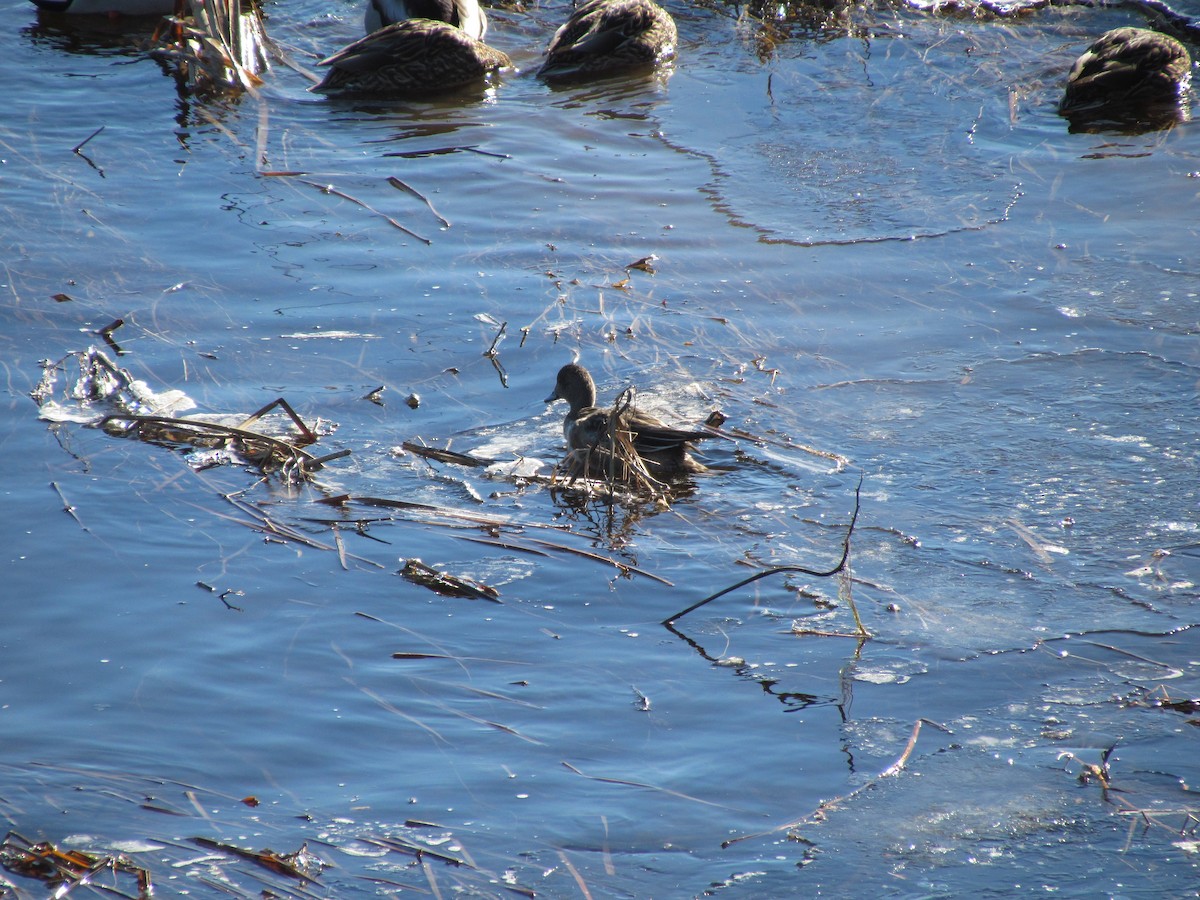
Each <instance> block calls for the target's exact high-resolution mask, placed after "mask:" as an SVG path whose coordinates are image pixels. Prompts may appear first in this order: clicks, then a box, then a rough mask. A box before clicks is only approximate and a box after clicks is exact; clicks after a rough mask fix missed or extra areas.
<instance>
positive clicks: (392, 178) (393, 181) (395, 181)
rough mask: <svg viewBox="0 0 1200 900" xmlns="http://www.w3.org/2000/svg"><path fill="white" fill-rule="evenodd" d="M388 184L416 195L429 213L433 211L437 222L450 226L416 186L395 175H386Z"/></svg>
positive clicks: (447, 220) (448, 221)
mask: <svg viewBox="0 0 1200 900" xmlns="http://www.w3.org/2000/svg"><path fill="white" fill-rule="evenodd" d="M388 184H390V185H391V186H392V187H394V188H396V189H397V190H400V191H407V192H408V193H410V194H412V195H413V196H414V197H416V198H417V199H418V200H420V201H422V202H423V203H424V204H425V205H426V206H428V207H429V211H430V212H431V213H433V215H434V216H435V217H436V218H437V220H438V221H439V222H441V223H442V225H443V226H445V227H446V228H449V227H450V220H449V219H447V218H446V217H445V216H443V215H442V214H441V213H440V212H438V211H437V210H436V209H434V208H433V204H432V203H430V202H429V198H428V197H426V196H425V195H424V194H422V193H421V192H420V191H418V190H417V189H416V188H414V187H412V186H410V185H407V184H405V183H404V182H403V181H401V180H400V179H399V178H397V177H396V176H395V175H389V176H388Z"/></svg>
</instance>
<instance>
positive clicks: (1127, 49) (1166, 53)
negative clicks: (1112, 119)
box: [1058, 28, 1192, 117]
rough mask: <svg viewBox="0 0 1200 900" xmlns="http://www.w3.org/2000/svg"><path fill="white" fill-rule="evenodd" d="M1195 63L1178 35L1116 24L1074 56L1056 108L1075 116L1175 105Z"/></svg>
mask: <svg viewBox="0 0 1200 900" xmlns="http://www.w3.org/2000/svg"><path fill="white" fill-rule="evenodd" d="M1191 69H1192V59H1191V57H1190V56H1189V55H1188V51H1187V48H1186V47H1184V46H1183V44H1181V43H1180V42H1179V41H1177V40H1175V38H1173V37H1169V36H1167V35H1165V34H1160V33H1159V32H1157V31H1149V30H1147V29H1145V28H1115V29H1113V30H1112V31H1109V32H1106V33H1105V34H1103V35H1101V36H1100V39H1099V40H1097V41H1096V42H1095V43H1094V44H1092V46H1090V47H1088V49H1087V52H1085V53H1084V54H1083V55H1082V56H1080V57H1079V59H1077V60H1075V65H1073V66H1072V67H1071V74H1070V75H1069V76H1067V89H1066V93H1065V94H1064V95H1063V98H1062V102H1061V103H1060V104H1059V107H1058V111H1059V114H1060V115H1063V116H1067V117H1072V116H1080V115H1086V114H1088V113H1093V112H1097V111H1117V112H1120V111H1122V110H1126V111H1129V112H1132V113H1137V112H1139V111H1143V110H1153V108H1154V107H1155V106H1157V107H1159V108H1162V107H1164V106H1173V105H1177V104H1178V103H1179V98H1180V95H1181V94H1182V93H1183V91H1184V90H1186V89H1187V85H1188V81H1189V80H1190V78H1191Z"/></svg>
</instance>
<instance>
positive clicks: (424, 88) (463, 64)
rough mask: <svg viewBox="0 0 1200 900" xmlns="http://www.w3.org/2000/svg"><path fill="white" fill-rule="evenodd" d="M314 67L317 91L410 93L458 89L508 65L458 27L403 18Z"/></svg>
mask: <svg viewBox="0 0 1200 900" xmlns="http://www.w3.org/2000/svg"><path fill="white" fill-rule="evenodd" d="M320 65H322V66H328V67H329V72H328V73H327V74H326V75H325V78H324V80H322V81H321V83H320V84H318V85H315V86H314V87H312V88H310V90H312V91H316V92H318V93H339V92H345V93H364V94H395V95H414V94H430V93H436V92H438V91H444V90H449V89H450V88H456V87H461V86H462V85H465V84H470V83H471V82H473V81H478V80H480V79H482V78H484V77H486V76H487V75H488V74H490V73H491V72H493V71H495V70H496V69H499V68H502V67H504V66H510V65H512V62H511V61H510V60H509V58H508V56H507V55H506V54H504V53H501V52H500V51H499V50H495V49H493V48H491V47H489V46H488V45H487V44H485V43H483V42H482V41H479V40H476V39H475V38H473V37H471V36H470V35H469V34H467V33H465V32H464V31H462V30H461V29H459V28H456V27H454V26H453V25H449V24H447V23H446V22H436V21H434V20H433V19H407V20H405V21H403V22H397V23H396V24H395V25H388V26H387V27H386V28H381V29H380V30H379V31H375V32H372V33H371V34H368V35H367V36H366V37H365V38H362V39H360V40H357V41H355V42H354V43H353V44H351V45H350V46H349V47H346V48H344V49H342V50H340V51H338V52H337V53H335V54H334V55H333V56H331V57H329V58H328V59H323V60H321V63H320Z"/></svg>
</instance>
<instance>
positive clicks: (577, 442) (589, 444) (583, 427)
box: [546, 363, 713, 477]
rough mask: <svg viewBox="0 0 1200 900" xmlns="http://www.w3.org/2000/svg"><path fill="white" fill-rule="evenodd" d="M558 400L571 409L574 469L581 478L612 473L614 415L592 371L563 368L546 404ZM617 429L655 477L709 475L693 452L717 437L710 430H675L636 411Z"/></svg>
mask: <svg viewBox="0 0 1200 900" xmlns="http://www.w3.org/2000/svg"><path fill="white" fill-rule="evenodd" d="M555 400H566V401H567V404H568V405H569V407H570V408H569V409H568V410H567V415H566V418H565V419H563V437H565V438H566V440H567V448H568V450H569V451H570V453H569V455H568V456H569V459H571V460H572V462H573V463H574V464H573V465H570V466H569V468H570V469H571V470H572V471H573V473H576V474H577V473H580V472H586V471H588V470H589V469H590V470H591V473H592V474H593V475H594V476H595V475H602V474H603V473H604V472H607V470H608V462H609V458H610V456H611V455H612V441H611V437H610V434H609V425H610V420H609V414H610V412H611V410H608V409H601V408H599V407H597V406H596V383H595V382H594V381H592V376H591V374H590V373H589V372H588V370H587V369H585V368H584V367H583V366H581V365H578V364H577V363H570V364H568V365H565V366H563V367H562V368H561V369H559V371H558V378H557V380H556V381H555V383H554V391H553V392H552V393H551V394H550V396H549V397H547V398H546V402H547V403H553V402H554V401H555ZM616 427H617V429H618V430H619V432H620V433H623V434H624V436H625V437H626V438H627V439H628V440H629V442H630V443H631V444H632V445H633V449H634V450H635V451H636V452H637V455H638V457H639V459H640V460H641V462H642V463H643V464H644V465H645V467H646V469H647V471H649V472H650V474H652V475H655V476H658V477H665V476H670V475H677V474H681V473H694V472H703V471H705V467H704V466H703V465H701V464H700V463H698V462H696V460H694V459H693V458H692V456H691V454H690V453H689V452H688V451H689V450H691V442H692V441H698V440H702V439H703V438H708V437H712V436H713V435H712V434H711V433H709V432H707V431H686V430H682V429H678V428H670V427H669V426H667V425H664V424H663V423H662V422H660V421H659V420H658V419H656V418H654V416H651V415H647V414H646V413H643V412H639V411H637V410H636V409H632V408H628V409H624V410H622V411H621V412H620V413H619V414H618V421H617V423H616ZM617 455H618V456H619V455H620V454H619V453H618V454H617Z"/></svg>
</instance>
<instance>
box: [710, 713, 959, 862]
mask: <svg viewBox="0 0 1200 900" xmlns="http://www.w3.org/2000/svg"><path fill="white" fill-rule="evenodd" d="M922 725H931V726H932V727H934V728H937V729H940V730H941V731H944V732H946V733H947V734H949V733H951V732H950V729H949V728H947V727H946V726H945V725H939V724H938V723H937V722H934V721H932V720H931V719H917V722H916V724H915V725H913V730H912V733H911V734H909V736H908V743H907V744H905V746H904V752H903V753H901V754H900V756H899V757H898V758H897V759H896V761H895V762H894V763H892V764H891V765H890V766H888V767H887V768H886V769H884V770H883V771H882V772H880V773H879V774H878V775H876V776H875V777H874V778H872V779H871V780H870V781H868V782H866V783H865V784H860V785H859V786H858V787H856V788H855V789H854V790H852V791H851V792H850V793H848V794H845V795H843V796H841V797H834V798H833V799H832V800H822V801H821V802H820V803H818V804H817V808H816V809H814V810H813V811H812V812H811V813H809V814H808V815H806V816H803V817H802V818H799V819H794V820H793V821H791V822H788V823H786V824H784V825H778V826H776V827H775V828H771V829H769V830H767V831H759V832H755V833H754V834H743V835H742V836H741V837H735V838H730V839H729V840H727V841H722V842H721V849H722V850H725V849H727V848H729V847H732V846H733V845H734V844H737V843H739V842H741V841H748V840H750V839H751V838H760V837H767V836H768V835H772V834H778V833H779V832H781V831H791V830H792V829H793V828H796V827H798V826H800V825H804V824H805V823H807V822H820V821H822V820H823V819H824V818H825V814H826V813H827V812H829V811H830V810H831V809H835V808H836V807H838V806H840V805H841V804H843V803H845V802H846V801H847V800H850V799H852V798H854V797H857V796H858V795H859V794H861V793H863V792H864V791H868V790H870V789H872V788H873V787H875V785H876V784H878V783H879V782H880V781H881V780H883V779H884V778H890V777H892V776H893V775H898V774H899V773H900V772H901V770H903V768H904V767H905V766H906V765H907V764H908V758H909V756H911V755H912V752H913V750H914V749H915V748H916V746H917V737H918V735H920V733H921V726H922Z"/></svg>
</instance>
